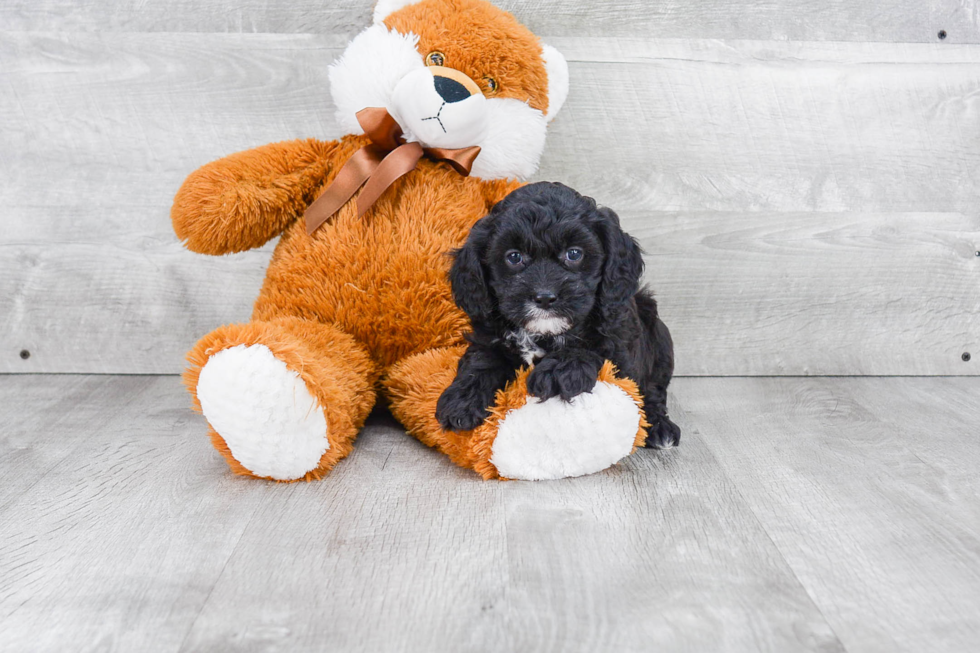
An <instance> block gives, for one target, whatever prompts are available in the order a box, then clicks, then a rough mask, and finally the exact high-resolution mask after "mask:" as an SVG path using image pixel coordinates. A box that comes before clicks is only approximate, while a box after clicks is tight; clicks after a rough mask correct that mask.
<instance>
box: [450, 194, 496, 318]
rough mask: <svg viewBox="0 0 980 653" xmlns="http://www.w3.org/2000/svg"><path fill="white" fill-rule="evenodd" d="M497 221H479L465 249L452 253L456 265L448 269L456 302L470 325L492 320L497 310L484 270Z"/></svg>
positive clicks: (490, 216) (490, 217) (489, 216)
mask: <svg viewBox="0 0 980 653" xmlns="http://www.w3.org/2000/svg"><path fill="white" fill-rule="evenodd" d="M495 221H496V218H495V216H494V215H493V214H492V213H491V214H490V215H487V216H485V217H483V218H480V219H479V220H478V221H477V223H476V224H475V225H473V229H471V230H470V235H469V236H468V237H467V238H466V242H465V243H464V244H463V246H462V247H460V248H459V249H457V250H456V251H455V252H453V257H454V260H453V265H452V267H451V268H450V269H449V283H450V285H451V286H452V289H453V300H455V302H456V305H457V306H459V307H460V308H461V309H463V312H464V313H466V315H468V316H469V318H470V321H471V322H478V321H485V320H487V319H489V318H490V316H491V315H492V314H493V310H494V299H493V297H492V296H491V294H490V284H489V279H488V278H487V275H486V272H485V271H484V269H483V256H484V253H485V252H486V250H487V246H488V245H489V244H490V237H491V235H493V230H494V228H493V225H494V222H495Z"/></svg>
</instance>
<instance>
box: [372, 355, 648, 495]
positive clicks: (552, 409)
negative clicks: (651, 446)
mask: <svg viewBox="0 0 980 653" xmlns="http://www.w3.org/2000/svg"><path fill="white" fill-rule="evenodd" d="M463 351H464V348H463V347H453V348H447V349H436V350H432V351H428V352H424V353H422V354H418V355H416V356H412V357H409V358H407V359H405V360H403V361H401V362H399V363H398V364H397V365H395V366H394V367H393V368H392V369H391V370H390V371H389V374H388V378H387V379H386V380H385V385H386V386H387V388H388V394H389V397H390V399H391V410H392V413H394V415H395V417H397V418H398V419H399V420H400V421H401V422H402V424H404V425H405V426H406V428H408V430H409V432H410V433H412V434H413V435H415V436H416V437H418V438H419V439H420V440H422V442H424V443H425V444H427V445H429V446H432V447H436V448H438V449H439V450H440V451H442V452H443V453H445V454H447V455H448V456H449V457H450V459H452V460H453V462H455V463H456V464H458V465H461V466H463V467H469V468H471V469H473V470H475V471H477V472H478V473H479V474H480V475H482V476H483V477H484V478H487V479H491V478H510V479H520V480H545V479H558V478H567V477H570V476H582V475H584V474H591V473H594V472H598V471H602V470H603V469H606V468H607V467H610V466H611V465H614V464H615V463H616V462H618V461H619V460H621V459H623V458H624V457H626V456H628V455H629V454H630V453H632V452H633V451H635V449H636V447H638V446H642V444H643V441H644V438H645V436H646V431H645V427H646V426H647V423H646V420H645V419H644V416H643V411H642V409H641V406H642V400H641V398H640V395H639V391H638V389H637V387H636V384H634V383H633V382H632V381H630V380H628V379H619V378H616V376H615V374H614V371H613V369H614V368H613V366H612V364H611V363H608V362H607V363H606V364H605V365H604V366H603V368H602V370H601V371H600V373H599V379H598V382H597V383H596V386H595V388H594V389H593V390H592V392H591V393H585V394H581V395H578V396H577V397H575V398H574V399H573V400H572V401H571V402H564V401H562V400H561V398H558V397H555V398H553V399H549V400H547V401H543V402H542V401H539V400H538V399H535V398H534V397H529V396H528V394H527V371H524V372H521V373H520V374H518V377H517V379H516V380H515V381H514V382H512V383H511V384H509V385H508V386H507V388H506V389H505V390H503V391H501V392H499V393H497V404H496V406H494V407H493V408H491V411H490V412H491V414H490V417H489V418H487V420H486V422H484V423H483V424H482V425H481V426H479V427H477V428H476V429H474V430H472V431H465V432H461V433H459V432H454V431H444V430H442V428H441V427H440V426H439V423H438V422H437V421H436V418H435V408H436V402H437V401H438V399H439V396H440V395H441V394H442V392H443V390H445V389H446V388H447V387H448V386H449V384H450V383H451V382H452V380H453V378H454V377H455V375H456V363H457V361H458V360H459V357H460V356H461V355H462V353H463Z"/></svg>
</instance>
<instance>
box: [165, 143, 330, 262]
mask: <svg viewBox="0 0 980 653" xmlns="http://www.w3.org/2000/svg"><path fill="white" fill-rule="evenodd" d="M337 147H338V143H337V142H336V141H331V142H325V141H318V140H316V139H312V138H311V139H306V140H295V141H283V142H281V143H272V144H270V145H264V146H262V147H257V148H255V149H251V150H245V151H244V152H238V153H237V154H232V155H230V156H226V157H224V158H223V159H219V160H217V161H214V162H212V163H209V164H207V165H205V166H202V167H201V168H198V169H197V170H195V171H194V172H192V173H191V174H190V175H189V176H188V177H187V179H186V180H185V181H184V183H183V185H182V186H181V187H180V190H179V191H177V196H176V197H175V198H174V204H173V208H171V210H170V218H171V220H172V221H173V226H174V231H175V232H176V233H177V236H178V237H179V238H180V239H181V240H183V241H184V242H185V245H186V246H187V248H188V249H191V250H193V251H195V252H200V253H202V254H216V255H217V254H228V253H230V252H242V251H245V250H248V249H252V248H254V247H258V246H260V245H262V244H263V243H265V242H266V241H268V240H269V239H271V238H274V237H275V236H277V235H279V234H280V233H282V231H283V229H285V228H286V227H287V226H288V225H289V223H290V222H292V221H293V220H295V219H296V218H297V217H298V216H300V215H301V214H302V213H303V211H304V210H305V209H306V207H307V206H308V205H309V204H310V203H311V202H312V201H313V200H314V199H315V197H314V194H315V193H316V190H317V189H318V188H319V187H320V185H321V184H322V183H323V181H324V180H325V179H326V177H327V174H328V173H329V171H330V168H331V167H332V165H333V161H332V159H333V156H334V154H335V152H336V150H337Z"/></svg>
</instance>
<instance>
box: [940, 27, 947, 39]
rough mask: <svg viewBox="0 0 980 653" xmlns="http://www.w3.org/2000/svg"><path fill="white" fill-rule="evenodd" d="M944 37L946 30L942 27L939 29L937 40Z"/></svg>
mask: <svg viewBox="0 0 980 653" xmlns="http://www.w3.org/2000/svg"><path fill="white" fill-rule="evenodd" d="M945 38H946V30H944V29H941V30H939V40H940V41H942V40H943V39H945Z"/></svg>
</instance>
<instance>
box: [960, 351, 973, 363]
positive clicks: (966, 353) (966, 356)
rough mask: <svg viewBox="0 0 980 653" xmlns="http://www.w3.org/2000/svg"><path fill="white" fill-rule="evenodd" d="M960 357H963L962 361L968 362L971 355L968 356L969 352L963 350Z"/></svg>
mask: <svg viewBox="0 0 980 653" xmlns="http://www.w3.org/2000/svg"><path fill="white" fill-rule="evenodd" d="M960 358H962V359H963V362H964V363H969V362H970V358H972V357H971V356H970V352H968V351H965V352H963V355H962V356H960Z"/></svg>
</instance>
